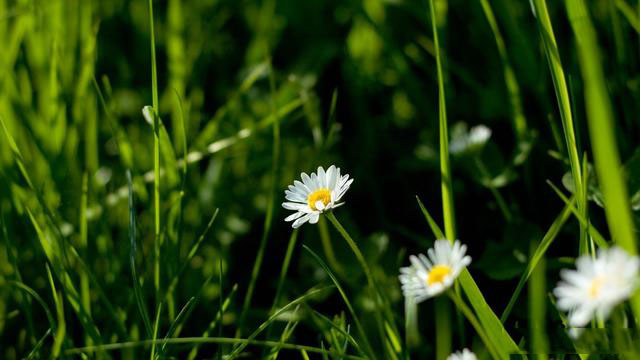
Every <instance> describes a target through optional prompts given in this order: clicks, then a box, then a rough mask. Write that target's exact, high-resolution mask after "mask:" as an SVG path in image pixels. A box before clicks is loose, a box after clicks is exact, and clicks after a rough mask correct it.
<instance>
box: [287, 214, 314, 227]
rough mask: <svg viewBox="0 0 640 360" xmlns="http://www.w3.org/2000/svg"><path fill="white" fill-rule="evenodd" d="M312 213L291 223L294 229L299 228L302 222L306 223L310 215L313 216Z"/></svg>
mask: <svg viewBox="0 0 640 360" xmlns="http://www.w3.org/2000/svg"><path fill="white" fill-rule="evenodd" d="M311 215H312V214H306V215H305V216H303V217H301V218H299V219H298V220H296V221H294V222H293V224H292V225H291V226H292V227H293V228H294V229H297V228H299V227H300V226H301V225H302V224H304V223H305V222H307V221H308V220H309V217H311Z"/></svg>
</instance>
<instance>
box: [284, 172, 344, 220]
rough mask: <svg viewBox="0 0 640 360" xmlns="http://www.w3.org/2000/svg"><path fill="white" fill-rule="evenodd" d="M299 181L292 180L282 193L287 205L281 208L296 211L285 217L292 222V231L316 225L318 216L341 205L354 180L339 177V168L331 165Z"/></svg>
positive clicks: (342, 176) (305, 175)
mask: <svg viewBox="0 0 640 360" xmlns="http://www.w3.org/2000/svg"><path fill="white" fill-rule="evenodd" d="M300 177H301V178H302V182H300V181H298V180H295V181H294V182H293V185H289V190H285V191H284V193H285V198H286V199H287V200H288V201H287V202H284V203H282V207H283V208H285V209H287V210H293V211H295V212H294V213H293V214H291V215H289V216H287V218H286V219H284V220H285V221H293V224H292V226H293V228H298V227H300V226H301V225H302V224H304V223H305V222H307V221H308V222H309V223H311V224H315V223H317V222H318V218H319V217H320V214H321V213H323V212H325V211H327V210H331V209H334V208H337V207H338V206H340V205H342V204H344V203H343V202H340V199H341V198H342V196H344V194H345V193H346V192H347V190H349V186H351V183H352V182H353V179H349V175H340V168H336V167H335V166H334V165H331V166H330V167H329V169H327V171H325V170H324V169H323V168H322V166H320V167H318V173H317V174H316V173H311V175H307V174H306V173H302V174H301V175H300Z"/></svg>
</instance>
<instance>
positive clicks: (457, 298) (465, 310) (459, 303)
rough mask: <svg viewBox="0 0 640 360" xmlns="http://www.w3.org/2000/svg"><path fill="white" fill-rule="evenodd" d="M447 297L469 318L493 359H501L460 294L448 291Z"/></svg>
mask: <svg viewBox="0 0 640 360" xmlns="http://www.w3.org/2000/svg"><path fill="white" fill-rule="evenodd" d="M447 295H448V296H449V298H450V299H451V300H452V301H453V303H454V304H456V306H457V307H458V309H460V311H462V313H463V314H464V316H465V317H466V318H467V320H469V322H470V323H471V325H472V326H473V328H474V329H476V331H477V332H478V335H479V336H480V338H481V339H482V342H483V343H484V344H485V346H486V347H487V350H489V353H490V354H491V357H493V358H494V359H496V360H498V359H500V356H499V355H498V352H497V351H496V349H495V348H494V347H493V343H492V342H491V341H490V340H489V337H488V336H487V334H486V333H485V332H484V330H483V329H482V326H480V322H479V321H478V318H476V316H475V315H474V314H473V312H472V311H471V309H470V308H469V307H468V306H467V304H465V303H464V301H463V300H462V299H461V298H460V296H458V294H456V292H455V291H452V290H448V291H447Z"/></svg>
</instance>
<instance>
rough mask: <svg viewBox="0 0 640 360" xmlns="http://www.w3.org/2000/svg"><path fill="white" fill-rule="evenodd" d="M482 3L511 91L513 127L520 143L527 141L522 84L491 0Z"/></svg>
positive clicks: (506, 83) (506, 81)
mask: <svg viewBox="0 0 640 360" xmlns="http://www.w3.org/2000/svg"><path fill="white" fill-rule="evenodd" d="M480 5H482V10H483V11H484V15H485V17H486V18H487V22H488V23H489V27H490V28H491V32H492V33H493V37H494V38H495V40H496V46H497V48H498V54H499V55H500V60H501V61H502V67H503V69H504V82H505V85H506V86H507V91H508V92H509V102H510V104H511V112H512V116H513V127H514V129H515V133H516V138H517V140H518V143H523V142H525V141H527V118H526V117H525V116H524V113H523V111H522V100H521V99H520V86H519V85H518V80H517V79H516V75H515V72H514V71H513V67H512V66H511V62H510V61H509V55H508V54H507V48H506V46H505V42H504V39H503V37H502V33H501V32H500V28H499V27H498V22H497V21H496V17H495V15H494V14H493V9H492V8H491V4H490V3H489V0H480Z"/></svg>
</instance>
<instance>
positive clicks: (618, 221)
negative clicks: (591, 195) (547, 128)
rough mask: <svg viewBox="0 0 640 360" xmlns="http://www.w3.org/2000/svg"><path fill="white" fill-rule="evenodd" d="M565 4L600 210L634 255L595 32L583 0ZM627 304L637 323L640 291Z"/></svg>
mask: <svg viewBox="0 0 640 360" xmlns="http://www.w3.org/2000/svg"><path fill="white" fill-rule="evenodd" d="M566 7H567V13H568V15H569V22H570V23H571V27H572V28H573V32H574V34H575V36H576V43H577V49H578V60H579V63H580V69H581V73H582V78H583V81H584V99H585V104H586V107H587V111H586V113H587V120H588V124H589V135H590V138H591V145H592V147H593V158H594V160H595V168H596V175H597V176H598V183H599V184H600V185H601V187H602V194H603V197H604V203H605V207H604V210H605V215H606V218H607V223H608V224H609V229H610V231H611V237H612V239H613V241H614V242H616V243H617V244H618V245H619V246H620V247H622V248H623V249H625V250H626V251H628V252H629V253H631V254H637V251H638V249H637V244H636V238H635V230H634V225H633V219H632V216H631V206H630V204H629V194H628V193H627V184H626V182H625V181H624V177H623V175H622V171H621V163H620V156H619V154H618V148H617V144H616V138H615V133H614V117H613V110H612V108H611V102H610V100H609V95H608V92H607V84H606V81H605V77H604V73H603V70H602V64H601V62H600V50H599V48H598V43H597V36H596V32H595V29H594V27H593V24H592V23H591V19H590V17H589V13H588V11H587V8H586V5H585V4H584V2H583V1H581V0H567V2H566ZM631 307H632V309H633V313H634V315H635V318H636V319H635V320H636V322H640V293H636V295H635V296H633V298H632V299H631Z"/></svg>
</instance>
